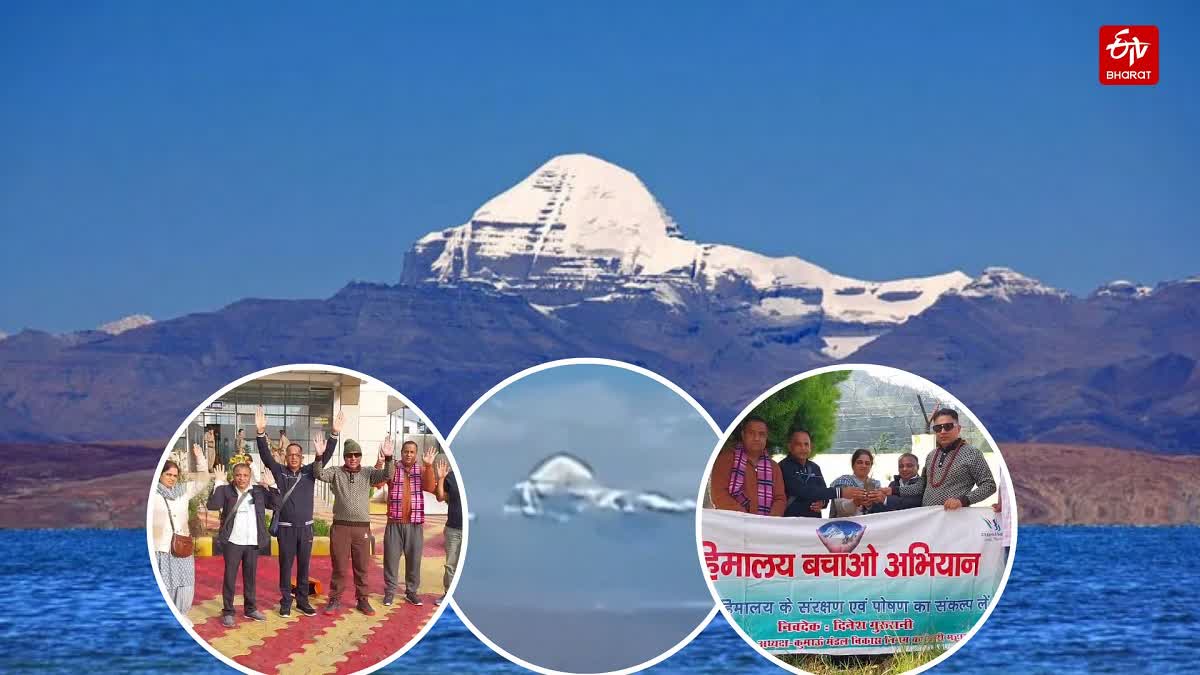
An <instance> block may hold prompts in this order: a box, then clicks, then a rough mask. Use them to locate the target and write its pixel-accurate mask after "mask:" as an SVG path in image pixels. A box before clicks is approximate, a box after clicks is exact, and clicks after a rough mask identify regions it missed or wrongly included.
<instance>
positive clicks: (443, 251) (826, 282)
mask: <svg viewBox="0 0 1200 675" xmlns="http://www.w3.org/2000/svg"><path fill="white" fill-rule="evenodd" d="M1198 308H1200V277H1192V278H1189V279H1183V280H1178V281H1174V282H1167V283H1163V284H1159V285H1158V286H1156V287H1153V288H1150V287H1146V286H1139V285H1137V284H1134V283H1131V282H1126V281H1119V282H1114V283H1112V284H1108V285H1106V286H1104V287H1102V288H1100V289H1098V290H1097V291H1096V292H1095V293H1093V294H1091V295H1089V296H1088V297H1085V298H1080V297H1074V296H1071V295H1069V294H1067V293H1064V292H1061V291H1058V290H1056V289H1053V288H1050V287H1048V286H1046V285H1044V284H1041V283H1039V282H1037V281H1036V280H1034V279H1030V278H1028V277H1026V276H1023V275H1021V274H1019V273H1017V272H1015V271H1013V270H1009V269H1005V268H989V269H987V270H985V271H984V272H983V274H982V275H980V276H977V277H972V276H969V275H967V274H964V273H962V272H960V271H956V270H946V271H945V272H944V273H942V274H939V275H936V276H931V277H925V278H919V279H902V280H893V281H881V282H875V281H862V280H856V279H851V278H848V277H843V276H839V275H836V274H834V273H832V272H829V271H827V270H824V269H823V268H821V267H819V266H817V265H815V264H813V263H810V262H808V261H805V260H803V259H801V258H796V257H783V258H772V257H768V256H764V255H760V254H757V253H753V252H750V251H745V250H741V249H737V248H735V247H731V246H725V245H721V244H704V243H697V242H693V241H690V240H688V239H686V238H685V237H684V235H683V232H682V229H681V228H680V227H679V226H678V225H677V224H676V223H674V221H672V220H671V218H670V217H669V216H668V215H667V214H666V211H665V209H663V208H662V206H661V205H660V204H659V203H658V202H657V200H655V199H654V197H653V196H652V195H651V194H650V192H649V191H648V190H647V189H646V188H645V186H644V185H643V184H642V183H641V181H640V180H639V179H638V178H637V177H636V176H635V175H634V174H632V173H630V172H628V171H626V170H624V169H621V168H619V167H615V166H613V165H611V164H608V163H606V162H603V161H602V160H599V159H596V158H594V157H589V156H586V155H567V156H563V157H556V158H554V159H552V160H550V161H549V162H547V163H546V164H545V165H543V166H542V167H540V168H539V169H538V170H537V171H535V172H534V173H533V174H531V175H530V176H529V177H527V178H526V179H524V180H523V181H521V182H520V183H518V184H517V185H515V186H514V187H513V188H512V189H510V190H508V191H506V192H504V193H503V194H501V195H498V196H497V197H496V198H494V199H492V200H490V201H489V202H488V203H487V204H485V205H484V206H483V207H481V208H480V209H478V210H477V211H476V212H475V213H474V214H473V215H472V216H471V218H470V219H469V220H468V221H467V222H466V223H464V224H462V225H459V226H456V227H451V228H448V229H442V230H437V231H435V232H432V233H430V234H429V235H427V236H425V237H423V238H421V239H420V240H419V241H417V242H416V243H415V244H414V245H413V247H412V249H411V250H410V251H409V253H408V254H407V256H406V258H405V264H404V268H403V271H402V272H401V275H400V280H399V283H395V284H392V283H363V282H353V283H350V284H349V285H347V286H346V287H345V288H343V289H342V290H341V291H339V292H338V293H336V294H335V295H334V296H332V297H330V298H327V299H314V300H265V299H246V300H241V301H238V302H235V303H233V304H231V305H229V306H227V307H224V308H221V309H218V310H215V311H213V312H208V313H200V314H191V315H187V316H183V317H178V318H174V319H165V320H158V321H155V322H150V323H147V322H145V321H142V320H140V319H138V320H135V321H128V322H124V323H121V324H119V325H117V326H110V327H109V328H112V329H113V330H110V331H87V332H83V333H74V334H69V335H53V334H49V333H45V332H40V331H36V330H26V331H22V332H21V333H18V334H16V335H11V336H8V337H6V338H3V339H0V440H4V441H12V442H15V441H22V442H68V441H71V442H92V441H101V440H113V439H161V438H165V437H166V436H167V435H169V434H170V433H172V431H173V430H174V429H175V428H176V427H177V426H178V424H179V423H180V421H181V420H182V419H183V418H184V417H185V416H186V415H188V414H189V413H190V412H191V411H192V409H193V408H194V407H195V406H196V405H197V404H198V403H199V402H200V401H201V400H203V399H204V398H205V397H207V396H208V395H209V394H211V393H212V392H213V391H215V390H217V389H218V388H220V387H221V386H223V385H224V384H226V383H228V382H230V381H232V380H234V379H237V378H239V377H241V376H243V375H245V374H247V373H250V372H253V371H255V370H258V369H261V368H266V367H270V366H275V365H282V364H287V363H297V362H301V363H327V364H333V365H339V366H344V367H347V368H353V369H356V370H360V371H362V372H365V373H368V374H370V375H372V376H373V377H376V378H378V379H380V380H382V381H384V382H387V383H388V384H390V385H392V386H394V387H395V388H397V389H398V390H399V391H401V392H403V393H404V394H406V395H407V396H409V397H410V398H411V399H412V400H413V401H414V402H415V403H416V404H417V405H419V406H420V407H421V408H422V409H423V410H424V411H426V412H427V413H428V414H429V415H430V417H431V418H432V421H433V422H434V423H435V424H436V425H437V426H438V428H440V429H441V430H443V431H448V430H449V429H450V428H451V427H452V426H453V424H454V422H455V421H456V420H457V418H458V417H459V416H460V415H461V413H462V412H463V411H464V410H465V409H466V408H467V407H468V406H469V405H470V404H471V403H472V402H473V401H474V400H475V399H476V398H477V397H478V396H479V395H481V394H482V393H484V392H485V391H487V389H489V388H490V387H491V386H492V385H494V384H495V383H496V382H499V381H500V380H502V379H504V378H505V377H507V376H508V375H511V374H512V373H514V372H516V371H519V370H521V369H523V368H526V367H528V366H532V365H535V364H537V363H541V362H544V361H548V360H552V359H558V358H566V357H576V356H594V357H607V358H613V359H619V360H622V361H627V362H630V363H635V364H638V365H642V366H645V367H647V368H650V369H652V370H655V371H657V372H659V373H661V374H662V375H664V376H665V377H667V378H669V379H671V380H672V381H674V382H676V383H678V384H679V385H680V386H681V387H683V388H684V389H686V390H688V391H689V392H690V393H692V394H693V395H694V396H695V397H696V398H697V399H698V400H699V401H700V402H701V403H702V404H703V405H704V406H705V407H706V408H707V409H708V410H709V412H710V413H711V414H712V415H713V416H714V418H715V419H716V420H717V421H718V422H719V423H721V424H726V423H728V422H729V421H730V420H731V419H732V418H733V416H734V415H736V414H737V413H738V412H739V411H740V410H741V408H742V407H744V406H745V405H746V404H747V403H748V402H749V401H751V400H752V399H753V398H755V397H756V396H758V395H759V394H760V393H761V392H762V391H764V390H766V389H767V388H769V387H771V386H772V385H774V384H775V383H776V382H778V381H780V380H782V379H785V378H787V377H790V376H791V375H794V374H796V373H800V372H803V371H804V370H807V369H809V368H812V367H816V366H821V365H828V364H833V363H838V362H846V363H850V362H866V363H878V364H882V365H890V366H896V367H899V368H904V369H906V370H909V371H911V372H914V373H917V374H919V375H922V376H924V377H926V378H928V379H930V380H932V381H934V382H935V383H937V384H939V385H941V386H943V387H944V388H946V389H947V390H949V391H950V392H951V393H953V394H954V395H955V396H956V397H958V398H959V399H960V400H962V401H964V402H965V403H967V405H968V406H970V407H971V409H972V410H973V412H975V413H976V415H978V416H979V417H980V419H981V420H982V421H983V422H984V424H985V425H986V426H987V427H988V429H989V430H990V431H991V432H992V434H993V435H994V436H995V437H996V438H997V439H999V440H1002V441H1025V442H1030V441H1041V442H1056V443H1076V444H1088V445H1104V446H1110V447H1124V448H1137V449H1145V450H1151V451H1158V452H1168V453H1194V452H1197V451H1200V373H1198V372H1197V369H1196V361H1197V359H1200V340H1198V339H1197V338H1196V336H1197V335H1200V309H1198Z"/></svg>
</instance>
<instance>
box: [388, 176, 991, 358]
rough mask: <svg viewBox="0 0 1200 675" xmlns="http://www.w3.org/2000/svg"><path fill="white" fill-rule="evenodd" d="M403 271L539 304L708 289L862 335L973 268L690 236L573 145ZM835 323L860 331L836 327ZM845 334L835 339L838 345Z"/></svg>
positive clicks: (743, 307) (773, 313)
mask: <svg viewBox="0 0 1200 675" xmlns="http://www.w3.org/2000/svg"><path fill="white" fill-rule="evenodd" d="M402 281H403V282H404V283H410V284H419V283H435V284H456V283H463V282H465V283H474V284H483V285H486V286H489V287H491V288H494V289H496V290H499V291H502V292H509V293H515V294H519V295H521V296H523V297H525V298H526V299H527V300H528V301H529V302H530V303H535V304H536V307H537V309H538V311H541V312H543V313H552V312H553V311H554V310H555V309H559V308H563V307H575V306H578V304H579V303H581V302H614V301H621V300H624V299H636V298H641V297H653V298H654V299H656V300H658V301H659V302H661V303H663V304H665V305H667V306H670V307H672V308H674V309H678V310H681V311H682V310H686V309H687V307H688V300H687V299H686V298H688V297H693V296H703V297H705V298H708V299H709V300H710V301H712V302H714V303H716V304H717V305H719V306H720V307H722V308H732V309H734V310H737V311H744V312H746V313H748V315H749V317H748V318H749V319H750V320H752V321H755V322H759V323H764V324H767V325H779V324H785V325H786V324H796V323H797V322H809V323H813V324H814V325H815V326H820V329H821V330H822V331H823V336H828V337H832V338H838V337H844V336H854V337H862V336H861V333H862V330H861V329H862V327H863V326H867V327H871V328H873V330H872V331H869V332H871V333H872V335H878V334H879V332H880V330H886V329H887V328H889V327H891V326H895V325H897V324H899V323H903V322H904V321H906V320H907V319H908V318H910V317H912V316H914V315H916V314H919V313H920V312H922V311H924V310H925V309H926V308H927V307H929V306H930V305H932V304H933V303H934V302H935V301H936V300H937V299H938V297H940V296H941V295H942V294H943V293H946V292H947V291H950V290H956V289H960V288H963V287H964V286H966V285H967V284H968V283H970V282H971V278H970V277H969V276H967V275H966V274H963V273H962V272H957V271H955V272H949V273H946V274H940V275H936V276H931V277H923V278H914V279H901V280H895V281H883V282H874V281H862V280H859V279H853V278H849V277H844V276H840V275H837V274H833V273H832V272H829V271H828V270H826V269H824V268H822V267H820V266H818V265H814V264H813V263H810V262H808V261H806V260H803V259H802V258H799V257H795V256H785V257H771V256H766V255H762V254H759V253H755V252H753V251H747V250H744V249H740V248H737V247H734V246H726V245H721V244H702V243H697V242H693V241H690V240H688V239H685V238H684V237H683V235H682V234H681V232H680V230H679V227H678V226H677V225H676V223H675V222H674V221H673V220H672V219H671V217H670V216H669V215H668V214H667V212H666V211H665V210H664V209H663V207H662V205H661V204H659V202H658V201H657V200H656V199H655V198H654V196H653V195H652V194H651V193H650V191H649V190H648V189H647V188H646V186H645V184H643V183H642V181H641V180H640V179H638V177H637V176H636V175H634V174H633V173H631V172H629V171H627V170H625V169H623V168H621V167H618V166H616V165H613V164H610V163H609V162H606V161H604V160H601V159H598V158H596V157H592V156H589V155H583V154H574V155H562V156H558V157H554V158H553V159H551V160H550V161H548V162H546V163H545V164H543V165H542V166H541V167H539V168H538V169H537V170H536V171H534V172H533V173H532V174H530V175H529V176H528V177H527V178H525V179H524V180H522V181H521V182H520V183H518V184H517V185H515V186H513V187H512V188H510V189H508V190H506V191H505V192H503V193H501V194H500V195H498V196H496V197H494V198H493V199H491V200H489V201H488V202H487V203H486V204H484V205H483V206H482V207H480V208H479V209H478V210H477V211H476V212H475V213H474V214H473V215H472V216H471V219H470V220H469V221H467V222H466V223H465V224H463V225H460V226H458V227H452V228H449V229H446V230H442V231H439V232H433V233H431V234H429V235H426V236H425V237H423V238H421V239H420V240H419V241H417V243H416V244H415V245H414V246H413V248H412V250H411V251H410V252H409V253H408V255H407V256H406V260H405V269H404V273H403V276H402ZM840 324H853V325H854V326H855V327H856V330H851V331H849V332H846V333H845V334H842V333H839V332H838V331H839V325H840ZM851 344H852V342H848V341H843V342H842V345H843V346H842V348H841V349H840V351H842V352H844V354H843V355H846V354H848V353H849V351H852V350H851V349H850V345H851Z"/></svg>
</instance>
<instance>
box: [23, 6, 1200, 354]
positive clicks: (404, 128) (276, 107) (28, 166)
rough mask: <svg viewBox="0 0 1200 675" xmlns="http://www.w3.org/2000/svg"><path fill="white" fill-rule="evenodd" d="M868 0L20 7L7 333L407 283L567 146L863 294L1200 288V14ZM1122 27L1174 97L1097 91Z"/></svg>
mask: <svg viewBox="0 0 1200 675" xmlns="http://www.w3.org/2000/svg"><path fill="white" fill-rule="evenodd" d="M839 4H840V3H827V4H813V3H784V2H778V3H769V2H763V3H753V4H752V6H749V7H745V6H735V5H733V4H731V3H692V2H689V3H679V2H663V3H651V4H650V6H642V3H628V2H625V3H616V4H604V5H599V4H592V5H585V4H582V3H568V4H567V6H552V5H548V4H546V3H536V4H534V3H522V4H513V3H505V4H504V5H502V6H488V5H484V4H480V3H457V4H455V3H448V4H443V5H441V6H438V7H432V6H430V7H415V6H411V5H405V4H401V3H391V4H387V3H363V4H360V5H355V6H351V7H339V8H338V9H337V11H336V12H335V11H333V10H331V9H329V8H327V7H319V6H316V5H313V4H308V3H296V4H289V5H287V6H286V11H285V9H284V6H282V5H273V6H258V7H250V8H241V7H239V8H237V9H236V11H234V10H232V9H231V8H228V7H209V6H205V5H204V4H201V3H182V4H180V5H179V6H172V7H166V6H161V5H158V4H155V3H149V2H129V3H109V4H108V5H105V6H93V5H89V4H84V3H77V4H75V5H73V6H68V5H53V6H52V5H44V4H37V3H25V4H24V5H17V4H14V3H7V4H5V5H4V7H3V8H2V9H0V67H2V69H3V72H4V73H5V77H4V95H3V97H0V148H3V151H0V231H2V232H3V235H4V246H3V252H2V253H0V284H2V285H3V287H4V288H5V289H6V292H5V293H4V294H3V297H2V299H0V330H4V331H8V332H13V331H15V330H18V329H20V328H22V327H36V328H42V329H47V330H52V331H63V330H73V329H80V328H86V327H92V326H95V325H97V324H99V323H102V322H104V321H107V320H111V319H114V318H117V317H119V316H123V315H126V314H131V313H135V312H145V313H149V314H152V315H154V316H156V317H159V318H166V317H172V316H179V315H181V314H185V313H188V312H194V311H205V310H211V309H214V308H218V307H221V306H223V305H225V304H227V303H229V302H232V301H234V300H237V299H239V298H242V297H248V296H250V297H282V298H301V297H326V296H328V295H330V294H332V293H333V292H335V291H336V290H337V289H338V288H340V287H341V286H343V285H344V284H345V283H346V282H347V281H348V280H351V279H359V280H372V281H387V282H392V281H395V280H396V279H398V277H399V275H400V269H401V264H402V258H403V253H404V251H405V249H406V248H407V247H408V246H409V245H410V243H411V242H412V241H413V240H414V239H416V238H418V237H419V236H421V235H422V234H424V233H426V232H429V231H431V230H435V229H441V228H444V227H448V226H453V225H457V224H460V223H462V222H464V221H465V220H466V219H467V218H468V217H469V216H470V214H471V212H472V211H473V210H474V209H475V208H476V207H478V206H479V205H480V204H481V203H482V202H484V201H485V200H486V199H488V198H489V197H491V196H493V195H494V194H496V193H498V192H500V191H502V190H503V189H505V188H507V187H508V186H510V185H511V184H513V183H515V182H516V181H518V180H520V179H521V178H522V177H524V176H525V175H526V174H528V173H529V172H530V171H532V170H533V169H534V168H536V167H537V166H538V165H539V164H541V163H542V162H543V161H545V160H546V159H548V158H549V157H551V156H553V155H556V154H561V153H566V152H588V153H591V154H595V155H598V156H600V157H603V158H605V159H608V160H609V161H612V162H615V163H617V164H620V165H622V166H625V167H627V168H629V169H631V170H633V171H635V172H636V173H638V174H639V175H640V176H641V177H642V179H643V180H644V181H645V182H646V183H647V185H648V186H649V187H650V189H651V190H652V191H653V192H654V193H655V194H656V195H657V196H658V198H659V199H660V200H661V201H662V202H663V204H664V205H665V206H666V207H667V209H668V210H669V211H670V212H671V214H672V215H673V216H674V217H675V219H676V220H677V221H678V222H679V223H680V225H681V227H682V228H683V231H684V233H685V234H686V235H687V236H689V237H690V238H693V239H697V240H702V241H715V242H724V243H730V244H734V245H738V246H742V247H746V248H750V249H754V250H758V251H762V252H765V253H770V254H796V255H800V256H802V257H805V258H807V259H809V260H811V261H813V262H815V263H817V264H820V265H822V266H824V267H827V268H829V269H832V270H834V271H836V272H838V273H841V274H847V275H852V276H857V277H861V278H867V279H884V278H894V277H899V276H908V275H916V274H930V273H937V272H942V271H947V270H950V269H955V268H957V269H962V270H964V271H967V272H969V273H972V274H975V273H978V272H979V271H980V270H981V269H982V268H983V267H984V266H986V265H994V264H1001V265H1008V266H1012V267H1015V268H1017V269H1018V270H1021V271H1024V272H1026V273H1028V274H1031V275H1033V276H1035V277H1038V278H1040V279H1042V280H1043V281H1045V282H1047V283H1050V284H1052V285H1056V286H1059V287H1063V288H1066V289H1068V290H1070V291H1072V292H1075V293H1086V292H1088V291H1090V290H1091V289H1092V288H1094V287H1095V286H1097V285H1099V284H1100V283H1102V282H1104V281H1107V280H1111V279H1114V278H1119V277H1123V278H1131V279H1134V280H1138V281H1142V282H1148V283H1153V282H1156V281H1160V280H1165V279H1173V278H1179V277H1183V276H1187V275H1191V274H1195V273H1197V272H1200V268H1197V266H1196V263H1195V260H1194V257H1195V251H1196V250H1197V247H1196V244H1197V239H1198V237H1197V234H1196V232H1197V220H1198V219H1197V214H1198V210H1200V209H1198V208H1197V200H1198V199H1200V197H1198V196H1197V191H1196V189H1195V188H1196V186H1197V185H1198V184H1200V168H1198V166H1197V160H1196V157H1197V156H1200V152H1198V151H1200V140H1198V138H1197V135H1198V132H1200V121H1198V120H1200V104H1198V99H1197V95H1198V92H1197V88H1198V86H1200V58H1198V55H1200V54H1198V50H1200V44H1198V43H1197V41H1196V40H1194V39H1192V38H1193V37H1194V36H1195V35H1196V34H1197V33H1198V32H1200V10H1198V9H1197V8H1196V6H1195V5H1194V4H1191V3H1185V2H1178V3H1132V2H1126V3H1114V2H1101V3H1070V4H1066V3H1060V4H1058V5H1057V6H1039V5H1037V4H1033V3H1028V4H1007V3H1005V4H993V5H983V4H980V3H949V2H946V3H936V4H935V3H904V4H903V5H882V4H880V5H878V6H875V7H867V6H865V5H861V6H859V7H858V8H856V9H846V8H844V7H839V6H838V5H839ZM68 7H69V8H70V11H67V10H68ZM1119 22H1130V23H1154V24H1157V25H1158V26H1159V28H1160V32H1161V41H1162V78H1161V81H1160V84H1159V85H1158V86H1157V87H1102V86H1100V85H1099V84H1098V82H1097V52H1098V45H1097V33H1098V28H1099V26H1100V25H1101V24H1104V23H1119ZM1188 120H1191V121H1188Z"/></svg>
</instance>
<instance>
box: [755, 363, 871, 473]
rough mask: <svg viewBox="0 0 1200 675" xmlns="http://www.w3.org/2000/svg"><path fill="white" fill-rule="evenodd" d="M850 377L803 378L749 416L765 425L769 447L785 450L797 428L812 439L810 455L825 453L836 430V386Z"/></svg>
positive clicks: (839, 373) (841, 373) (843, 373)
mask: <svg viewBox="0 0 1200 675" xmlns="http://www.w3.org/2000/svg"><path fill="white" fill-rule="evenodd" d="M849 377H850V371H848V370H843V371H835V372H831V373H821V374H820V375H813V376H812V377H806V378H804V379H803V380H800V381H799V382H793V383H792V384H789V385H788V386H786V387H784V388H783V389H780V390H779V391H777V392H775V393H774V394H771V396H770V397H768V398H767V400H765V401H763V402H762V403H760V404H758V406H757V407H755V408H754V410H753V412H752V413H751V414H754V415H758V416H759V417H761V418H763V419H765V420H766V421H767V427H768V429H769V431H770V434H769V436H768V437H767V445H768V447H779V448H784V449H786V448H787V442H788V434H789V432H790V431H791V429H792V428H793V427H800V428H802V429H804V430H806V431H808V433H809V435H810V436H811V437H812V446H813V451H812V454H813V455H816V454H817V453H819V452H824V451H825V450H828V449H829V448H830V447H831V446H832V445H833V434H834V432H835V431H836V430H837V411H838V401H839V400H840V399H841V397H842V392H841V390H840V389H838V384H840V383H841V382H845V381H846V380H847V379H848V378H849Z"/></svg>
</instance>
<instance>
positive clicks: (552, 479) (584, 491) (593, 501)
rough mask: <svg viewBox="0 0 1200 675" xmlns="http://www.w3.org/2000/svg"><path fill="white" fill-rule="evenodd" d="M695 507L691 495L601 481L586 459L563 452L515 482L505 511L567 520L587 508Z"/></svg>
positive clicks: (657, 509) (656, 510)
mask: <svg viewBox="0 0 1200 675" xmlns="http://www.w3.org/2000/svg"><path fill="white" fill-rule="evenodd" d="M695 508H696V503H695V502H694V501H692V500H689V499H681V500H675V499H672V498H670V497H668V496H666V495H664V494H661V493H658V492H635V491H632V490H623V489H617V488H610V487H606V486H604V485H601V484H600V483H599V482H598V481H597V480H596V478H595V475H594V474H593V472H592V469H591V467H589V466H588V465H587V463H586V462H584V461H583V460H581V459H579V458H578V457H575V456H574V455H571V454H569V453H559V454H555V455H551V456H550V457H547V458H546V459H544V460H542V461H541V462H539V463H538V465H537V466H536V467H534V469H533V470H532V471H531V472H530V473H529V477H528V478H526V479H525V480H523V481H520V482H518V483H517V484H515V485H513V488H512V492H511V494H510V495H509V498H508V501H507V502H506V503H505V505H504V512H505V513H508V514H520V515H523V516H527V517H530V518H550V519H553V520H557V521H560V522H566V521H568V520H570V519H571V518H572V517H574V516H576V515H578V514H580V513H583V512H585V511H600V512H604V511H608V512H619V513H647V512H652V513H691V512H694V511H695Z"/></svg>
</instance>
